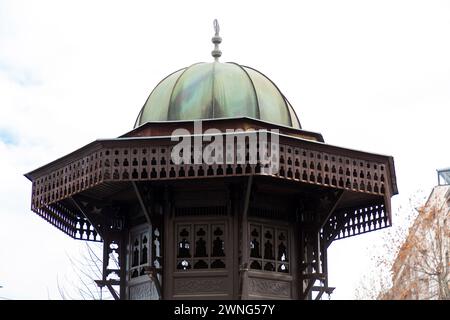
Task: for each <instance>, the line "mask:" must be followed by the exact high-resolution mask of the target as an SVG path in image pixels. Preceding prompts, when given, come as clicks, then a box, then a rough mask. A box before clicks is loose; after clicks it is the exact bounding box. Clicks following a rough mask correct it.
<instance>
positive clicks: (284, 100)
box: [242, 65, 293, 127]
mask: <svg viewBox="0 0 450 320" xmlns="http://www.w3.org/2000/svg"><path fill="white" fill-rule="evenodd" d="M242 67H243V68H249V69H250V70H253V71H254V72H257V73H259V74H260V75H262V76H263V77H264V78H266V79H267V80H268V81H269V82H270V83H271V84H272V85H273V86H274V87H275V89H277V91H278V93H279V94H280V96H281V98H282V99H283V102H284V106H285V107H286V110H288V116H289V122H290V126H291V127H292V126H293V121H292V117H291V113H290V112H289V107H288V104H287V103H286V98H285V97H284V95H283V93H282V92H281V90H280V89H279V88H278V86H277V85H276V84H275V83H274V82H273V81H272V80H270V78H269V77H268V76H266V75H265V74H264V73H262V72H261V71H259V70H256V69H255V68H252V67H249V66H244V65H243V66H242Z"/></svg>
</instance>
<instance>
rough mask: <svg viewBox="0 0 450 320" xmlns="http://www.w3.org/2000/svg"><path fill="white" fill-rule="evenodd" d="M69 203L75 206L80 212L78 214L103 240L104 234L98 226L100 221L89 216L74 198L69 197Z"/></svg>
mask: <svg viewBox="0 0 450 320" xmlns="http://www.w3.org/2000/svg"><path fill="white" fill-rule="evenodd" d="M69 199H70V201H71V202H72V204H73V205H74V206H75V208H77V209H78V211H80V213H81V214H82V215H83V216H84V217H85V218H86V219H87V220H88V222H89V223H90V224H91V225H92V226H93V227H94V229H95V231H96V232H97V233H98V234H99V235H100V237H102V239H104V236H105V234H104V233H103V230H102V228H101V227H99V225H100V226H101V225H102V223H101V222H100V221H97V220H96V219H95V218H93V217H92V216H91V214H90V213H89V212H88V211H87V210H86V208H85V207H84V206H83V204H82V203H81V202H80V201H78V200H77V199H76V196H75V195H74V196H71V197H70V198H69Z"/></svg>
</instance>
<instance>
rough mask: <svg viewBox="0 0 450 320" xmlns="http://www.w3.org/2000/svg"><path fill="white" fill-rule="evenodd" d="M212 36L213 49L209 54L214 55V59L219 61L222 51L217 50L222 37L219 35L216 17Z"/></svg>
mask: <svg viewBox="0 0 450 320" xmlns="http://www.w3.org/2000/svg"><path fill="white" fill-rule="evenodd" d="M213 25H214V32H215V34H214V37H212V39H211V40H212V43H214V50H213V51H212V52H211V55H212V56H213V57H214V60H216V61H219V57H220V56H221V55H222V51H220V50H219V44H220V43H221V42H222V38H221V37H220V36H219V32H220V26H219V22H218V21H217V19H214V22H213Z"/></svg>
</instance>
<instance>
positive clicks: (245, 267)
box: [240, 175, 253, 299]
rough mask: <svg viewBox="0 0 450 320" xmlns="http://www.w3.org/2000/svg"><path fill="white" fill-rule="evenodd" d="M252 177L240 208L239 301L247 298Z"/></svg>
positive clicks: (248, 181)
mask: <svg viewBox="0 0 450 320" xmlns="http://www.w3.org/2000/svg"><path fill="white" fill-rule="evenodd" d="M252 185H253V175H251V176H249V177H248V180H247V186H246V191H245V195H244V204H243V207H242V220H241V226H242V265H241V268H240V271H241V272H242V274H241V279H242V292H241V299H242V298H244V299H246V298H248V268H249V254H248V226H247V224H248V223H247V221H248V207H249V205H250V195H251V192H252Z"/></svg>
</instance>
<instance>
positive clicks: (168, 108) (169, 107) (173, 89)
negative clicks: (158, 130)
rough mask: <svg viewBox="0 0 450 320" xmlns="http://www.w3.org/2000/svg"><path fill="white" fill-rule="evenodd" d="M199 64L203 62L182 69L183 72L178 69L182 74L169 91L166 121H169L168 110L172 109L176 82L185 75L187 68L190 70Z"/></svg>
mask: <svg viewBox="0 0 450 320" xmlns="http://www.w3.org/2000/svg"><path fill="white" fill-rule="evenodd" d="M201 63H203V62H197V63H193V64H191V65H190V66H189V67H186V68H184V70H183V69H180V70H183V72H182V73H181V74H180V75H179V76H178V78H177V80H176V81H175V83H174V85H173V87H172V90H171V91H170V97H169V106H168V107H167V119H168V120H170V109H171V107H172V98H173V92H174V91H175V88H176V86H177V84H178V82H179V81H180V79H181V77H182V76H183V74H185V73H186V71H187V70H188V69H189V68H191V67H193V66H195V65H197V64H201ZM180 70H178V71H180Z"/></svg>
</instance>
